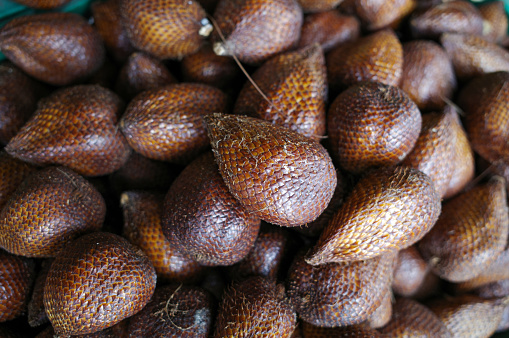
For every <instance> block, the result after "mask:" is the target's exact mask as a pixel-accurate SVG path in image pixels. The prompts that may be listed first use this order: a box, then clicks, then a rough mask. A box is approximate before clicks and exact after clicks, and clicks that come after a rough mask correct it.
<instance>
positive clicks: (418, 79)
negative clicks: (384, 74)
mask: <svg viewBox="0 0 509 338" xmlns="http://www.w3.org/2000/svg"><path fill="white" fill-rule="evenodd" d="M403 60H404V61H403V75H402V76H401V82H400V84H399V87H400V88H401V89H403V91H405V92H406V93H407V94H408V96H409V97H410V98H411V99H412V100H413V101H414V102H415V104H417V106H418V107H419V108H420V109H427V110H432V109H442V108H444V106H445V105H446V102H445V100H444V98H445V99H450V98H451V97H452V94H453V92H454V90H455V89H456V77H455V75H454V69H453V67H452V63H451V60H450V59H449V56H448V55H447V53H446V52H445V50H444V49H443V48H442V47H441V46H440V45H439V44H437V43H436V42H433V41H426V40H414V41H410V42H407V43H404V44H403Z"/></svg>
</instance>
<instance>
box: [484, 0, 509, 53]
mask: <svg viewBox="0 0 509 338" xmlns="http://www.w3.org/2000/svg"><path fill="white" fill-rule="evenodd" d="M479 12H480V13H481V16H482V17H483V19H484V27H483V37H484V38H485V39H486V40H488V41H492V42H497V43H498V42H501V41H502V40H503V39H504V38H505V36H506V34H507V26H508V22H507V21H508V19H507V15H506V13H505V8H504V2H503V1H493V2H489V3H485V4H482V5H481V6H479Z"/></svg>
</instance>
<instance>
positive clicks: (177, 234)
mask: <svg viewBox="0 0 509 338" xmlns="http://www.w3.org/2000/svg"><path fill="white" fill-rule="evenodd" d="M259 229H260V219H259V218H257V217H256V215H254V214H251V213H249V212H248V211H246V210H244V208H243V207H242V205H241V204H240V203H239V202H238V201H237V200H236V199H235V198H234V197H233V196H232V195H231V194H230V192H229V191H228V188H227V187H226V185H225V183H224V181H223V179H222V178H221V175H219V172H218V168H217V165H216V163H215V162H214V156H213V155H212V153H210V152H207V153H206V154H203V155H202V156H200V157H199V158H197V159H196V160H194V161H193V162H191V164H189V165H188V166H187V167H186V168H185V169H184V170H183V171H182V173H181V174H180V175H179V176H178V177H177V179H176V180H175V181H174V182H173V184H172V186H171V187H170V190H169V191H168V193H167V194H166V198H165V201H164V208H163V232H164V234H165V236H166V238H167V239H168V240H169V241H170V243H171V245H172V246H173V247H174V248H175V249H176V250H179V251H180V252H182V253H183V254H184V255H186V256H188V257H190V258H192V259H193V260H195V261H197V262H198V263H200V264H203V265H212V266H215V265H231V264H233V263H237V262H239V261H240V260H242V259H243V258H244V257H246V255H247V254H248V253H249V251H250V250H251V248H252V247H253V245H254V242H255V240H256V237H257V236H258V231H259Z"/></svg>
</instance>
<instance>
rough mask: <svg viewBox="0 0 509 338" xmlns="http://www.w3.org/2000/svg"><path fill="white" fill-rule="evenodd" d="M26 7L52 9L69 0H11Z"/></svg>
mask: <svg viewBox="0 0 509 338" xmlns="http://www.w3.org/2000/svg"><path fill="white" fill-rule="evenodd" d="M13 1H14V2H17V3H20V4H22V5H25V6H27V7H31V8H37V9H52V8H57V7H60V6H63V5H65V4H66V3H68V2H69V1H71V0H13Z"/></svg>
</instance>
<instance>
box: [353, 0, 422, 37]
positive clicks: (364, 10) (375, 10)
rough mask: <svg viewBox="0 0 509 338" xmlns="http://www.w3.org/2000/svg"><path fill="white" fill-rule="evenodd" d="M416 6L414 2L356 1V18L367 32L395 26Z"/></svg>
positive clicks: (401, 0) (407, 0)
mask: <svg viewBox="0 0 509 338" xmlns="http://www.w3.org/2000/svg"><path fill="white" fill-rule="evenodd" d="M415 6H416V2H415V0H390V1H386V0H356V1H355V10H356V12H357V16H358V17H359V19H360V20H361V22H362V23H363V26H364V27H366V29H368V30H372V31H373V30H378V29H380V28H383V27H387V26H393V27H394V26H397V24H398V23H399V21H401V20H402V19H403V18H404V17H406V16H407V15H408V14H410V13H411V12H412V11H413V10H414V8H415Z"/></svg>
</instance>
